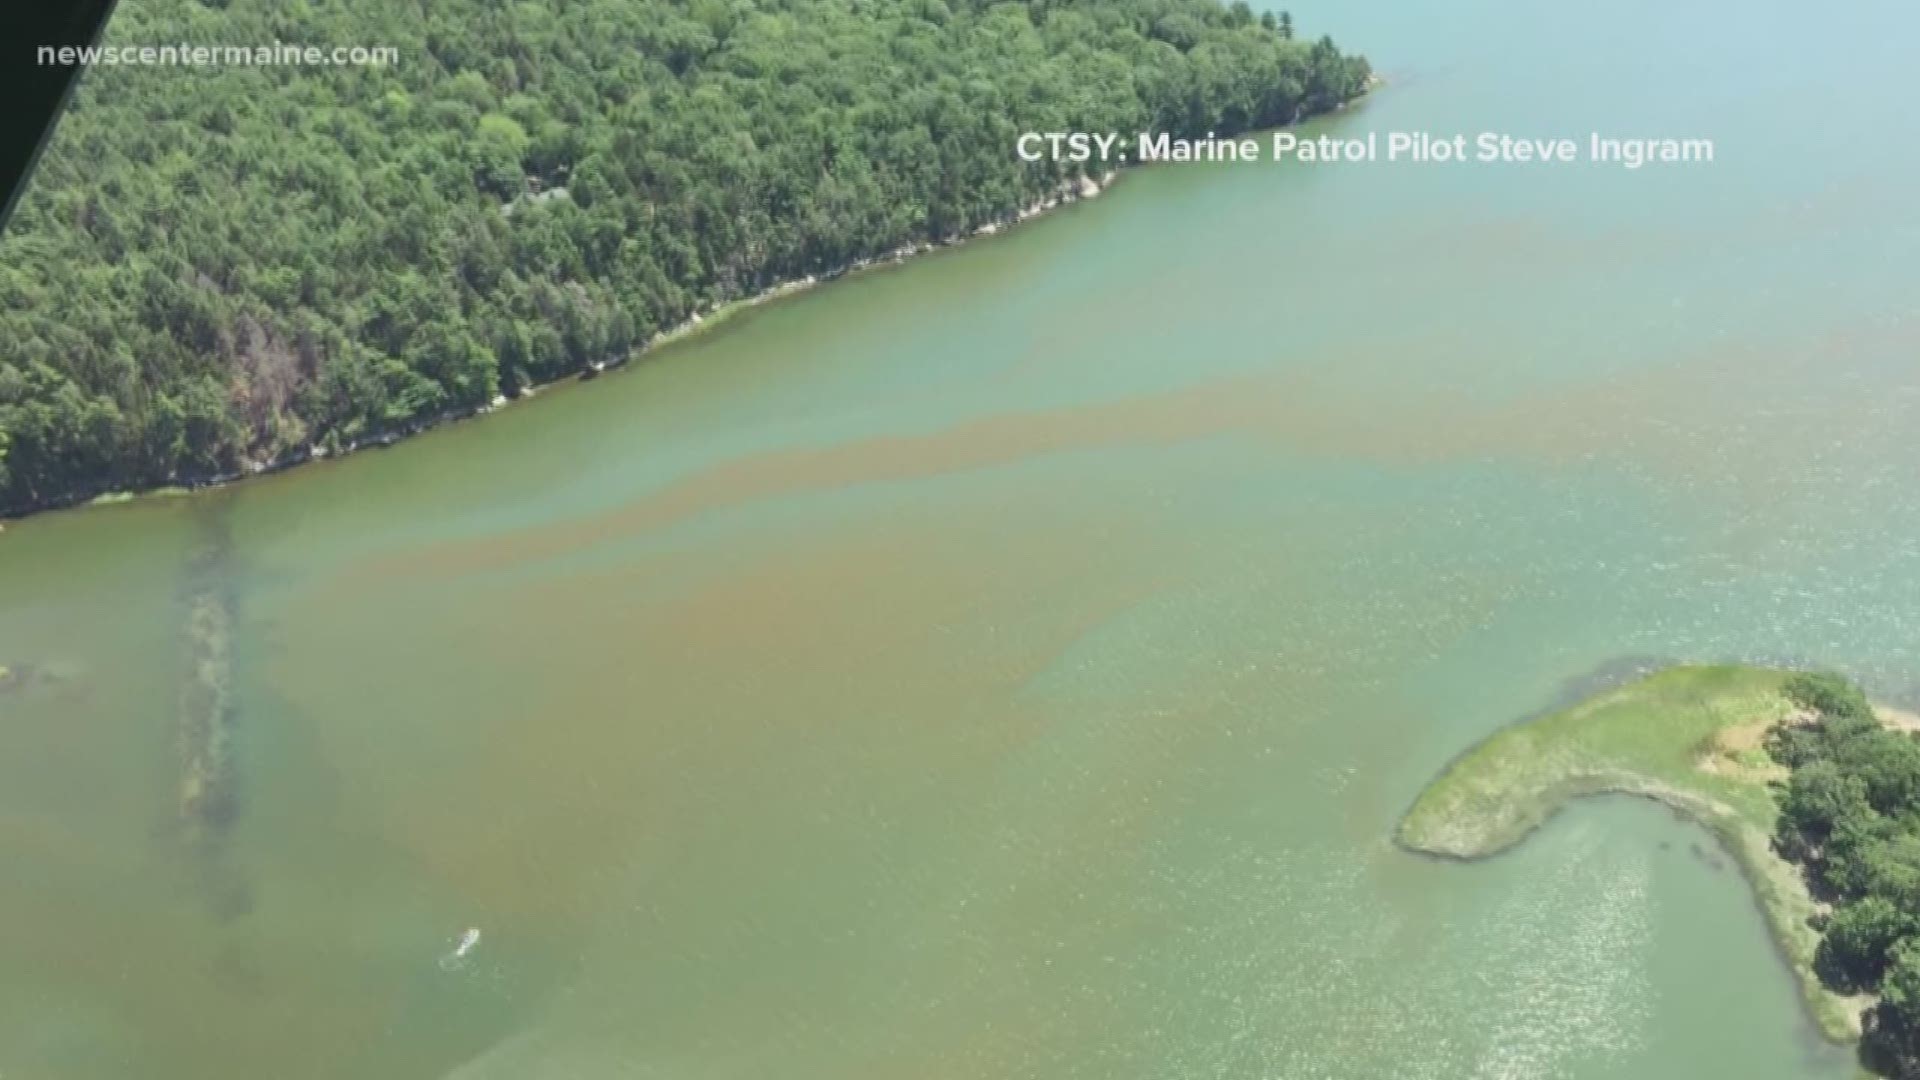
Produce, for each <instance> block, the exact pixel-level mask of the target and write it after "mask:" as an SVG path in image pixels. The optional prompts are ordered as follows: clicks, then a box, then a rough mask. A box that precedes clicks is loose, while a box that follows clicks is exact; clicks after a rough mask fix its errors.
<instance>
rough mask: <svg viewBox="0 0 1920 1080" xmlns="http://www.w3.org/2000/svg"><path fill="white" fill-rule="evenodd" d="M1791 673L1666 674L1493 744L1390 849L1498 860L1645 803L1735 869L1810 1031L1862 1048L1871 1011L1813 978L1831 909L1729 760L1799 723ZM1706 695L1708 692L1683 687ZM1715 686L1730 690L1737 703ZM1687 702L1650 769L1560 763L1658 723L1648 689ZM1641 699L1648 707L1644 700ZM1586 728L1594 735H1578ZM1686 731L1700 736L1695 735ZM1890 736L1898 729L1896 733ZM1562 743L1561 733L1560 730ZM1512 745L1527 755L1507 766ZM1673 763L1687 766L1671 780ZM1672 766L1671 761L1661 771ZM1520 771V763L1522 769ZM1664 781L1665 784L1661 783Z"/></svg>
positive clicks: (1444, 780) (1630, 752)
mask: <svg viewBox="0 0 1920 1080" xmlns="http://www.w3.org/2000/svg"><path fill="white" fill-rule="evenodd" d="M1791 674H1792V673H1791V672H1786V671H1776V670H1773V669H1764V668H1736V667H1721V668H1688V667H1678V668H1670V669H1667V670H1666V671H1662V672H1658V673H1655V674H1654V675H1651V676H1648V677H1647V678H1645V679H1642V680H1638V681H1636V682H1632V683H1629V684H1627V685H1626V686H1624V687H1620V688H1616V689H1615V690H1610V691H1605V692H1602V693H1601V694H1599V695H1597V696H1595V697H1593V698H1590V699H1588V700H1587V701H1584V702H1581V703H1579V704H1577V705H1574V706H1572V707H1571V708H1568V709H1563V710H1559V711H1556V712H1553V713H1549V714H1547V715H1546V716H1543V717H1539V718H1536V719H1533V720H1528V721H1523V722H1521V723H1518V724H1514V725H1509V726H1507V727H1504V728H1502V729H1500V730H1499V731H1497V732H1495V733H1494V734H1493V735H1491V736H1489V737H1488V738H1487V739H1485V740H1483V741H1481V742H1480V743H1478V744H1476V745H1475V746H1474V747H1472V748H1470V749H1469V750H1467V751H1466V752H1465V753H1463V754H1462V755H1460V756H1459V757H1457V758H1455V759H1454V760H1453V761H1452V762H1450V763H1449V764H1448V765H1447V766H1446V767H1445V768H1444V769H1443V770H1442V771H1441V772H1440V774H1439V775H1438V776H1436V777H1435V778H1434V779H1433V780H1432V781H1430V782H1429V783H1428V784H1427V786H1426V787H1425V788H1423V789H1422V791H1421V792H1420V794H1419V795H1418V796H1417V797H1416V799H1415V801H1414V803H1413V805H1412V806H1410V807H1409V808H1408V810H1407V811H1406V812H1405V813H1404V814H1403V815H1402V816H1401V818H1400V820H1399V822H1398V823H1397V824H1396V825H1395V827H1394V830H1393V843H1394V845H1395V846H1396V847H1397V848H1399V849H1400V850H1402V851H1404V852H1407V853H1409V854H1412V855H1415V856H1418V857H1421V858H1427V859H1433V860H1437V861H1444V862H1453V863H1462V864H1466V863H1475V862H1481V861H1484V860H1486V859H1491V858H1496V857H1498V856H1500V855H1502V854H1505V853H1506V852H1508V851H1511V850H1513V849H1514V848H1515V847H1517V846H1518V845H1520V844H1521V843H1523V842H1525V840H1526V839H1527V838H1528V837H1530V836H1532V835H1533V834H1534V833H1535V832H1537V831H1538V830H1539V829H1540V828H1541V827H1543V826H1544V825H1546V824H1547V822H1549V821H1550V820H1552V819H1553V818H1554V817H1556V816H1557V815H1559V814H1560V813H1561V812H1562V811H1564V810H1565V809H1566V808H1567V807H1568V806H1569V804H1571V803H1573V802H1574V801H1575V800H1577V799H1581V798H1589V797H1595V796H1604V795H1617V796H1627V797H1631V798H1641V799H1648V800H1651V801H1653V802H1657V803H1659V804H1661V805H1662V806H1665V807H1667V808H1668V809H1669V810H1670V811H1672V812H1673V813H1674V814H1675V815H1676V816H1678V817H1680V818H1682V819H1684V820H1686V821H1689V822H1692V823H1694V824H1696V825H1698V826H1700V827H1702V828H1704V829H1705V830H1706V831H1707V832H1708V833H1709V834H1710V835H1712V836H1713V838H1714V840H1715V842H1716V843H1717V844H1718V845H1719V846H1720V847H1721V848H1722V849H1723V850H1724V851H1725V852H1726V853H1727V855H1728V856H1729V857H1731V858H1732V859H1733V862H1734V864H1735V865H1736V866H1738V867H1739V868H1740V874H1741V877H1742V879H1743V880H1744V881H1745V882H1746V884H1747V888H1748V895H1749V897H1750V898H1751V899H1752V901H1753V903H1754V906H1755V907H1757V908H1758V909H1759V911H1760V915H1761V918H1762V920H1763V921H1764V922H1765V923H1766V926H1767V931H1768V938H1769V940H1770V941H1771V942H1772V945H1773V947H1774V952H1775V954H1776V955H1777V956H1778V957H1779V958H1780V960H1781V961H1782V962H1783V964H1784V965H1785V966H1786V968H1787V970H1788V971H1789V973H1791V975H1792V976H1793V979H1794V982H1795V984H1796V986H1797V988H1798V990H1799V997H1800V1001H1801V1005H1802V1009H1803V1011H1804V1013H1805V1015H1806V1018H1807V1019H1808V1020H1809V1021H1810V1022H1811V1023H1812V1025H1813V1027H1814V1028H1815V1030H1817V1031H1818V1032H1819V1033H1820V1035H1821V1036H1822V1037H1823V1038H1825V1039H1826V1040H1827V1041H1829V1042H1831V1043H1834V1044H1836V1045H1850V1044H1852V1043H1854V1042H1856V1041H1858V1039H1859V1038H1860V1035H1861V1028H1860V1013H1861V1011H1862V1010H1863V1009H1864V1008H1865V1007H1866V1006H1867V1005H1868V1004H1869V1002H1868V1000H1867V999H1865V998H1862V997H1850V996H1846V995H1841V994H1838V993H1835V992H1834V991H1832V990H1830V989H1828V988H1827V986H1826V985H1825V984H1824V983H1822V982H1821V981H1820V977H1819V976H1818V975H1817V974H1816V973H1815V971H1814V968H1813V959H1814V951H1815V949H1816V948H1817V947H1818V945H1819V941H1820V935H1819V933H1818V932H1817V931H1816V930H1814V929H1813V927H1812V926H1811V925H1810V924H1809V919H1810V918H1811V917H1813V916H1814V915H1816V914H1818V913H1819V912H1820V911H1821V909H1822V906H1821V905H1820V904H1819V902H1818V901H1816V900H1815V899H1814V898H1813V896H1812V894H1811V893H1810V891H1809V890H1808V888H1807V885H1806V880H1805V877H1804V875H1803V874H1802V873H1801V872H1800V869H1799V867H1797V866H1795V865H1794V864H1793V863H1791V862H1788V861H1787V860H1785V859H1783V858H1781V857H1780V856H1779V855H1778V854H1776V853H1775V852H1774V850H1773V835H1772V815H1773V813H1774V812H1775V811H1774V796H1773V793H1772V791H1771V790H1770V789H1769V788H1768V787H1767V785H1766V782H1765V781H1764V779H1761V778H1760V777H1759V776H1758V775H1757V774H1755V773H1751V772H1748V773H1746V774H1744V775H1743V771H1742V770H1743V767H1744V768H1750V766H1743V765H1742V764H1740V763H1738V762H1737V761H1736V759H1735V757H1734V755H1735V754H1736V753H1738V751H1736V750H1735V749H1734V748H1733V747H1731V746H1728V745H1727V744H1726V743H1725V742H1723V741H1721V739H1720V738H1719V737H1720V736H1721V735H1723V734H1726V733H1729V732H1732V731H1734V730H1737V729H1740V728H1743V727H1746V728H1751V727H1752V725H1754V724H1755V723H1756V722H1764V724H1765V726H1766V728H1767V729H1771V728H1772V727H1774V726H1777V725H1779V724H1782V723H1787V722H1791V721H1792V720H1793V719H1794V717H1795V715H1796V714H1795V711H1794V709H1793V707H1792V705H1791V703H1789V702H1787V701H1786V700H1785V698H1784V697H1783V696H1779V695H1778V693H1777V692H1778V687H1779V685H1780V684H1782V683H1783V682H1784V681H1785V679H1786V678H1788V677H1790V676H1791ZM1689 682H1695V683H1699V682H1706V683H1708V685H1706V686H1705V687H1704V688H1695V687H1691V686H1686V685H1684V684H1687V683H1689ZM1714 683H1730V684H1731V689H1728V688H1726V687H1723V686H1719V685H1713V684H1714ZM1650 686H1651V687H1653V688H1654V689H1656V690H1660V691H1665V690H1669V689H1672V688H1675V687H1677V688H1678V689H1680V690H1682V691H1690V692H1691V695H1692V696H1687V697H1686V698H1685V699H1684V701H1685V704H1686V705H1687V706H1690V707H1692V711H1694V712H1696V713H1698V714H1699V715H1698V716H1696V717H1690V718H1689V717H1682V718H1678V720H1677V722H1676V723H1674V724H1673V725H1671V726H1672V727H1673V728H1675V729H1678V730H1677V731H1675V732H1670V733H1667V740H1666V745H1664V746H1658V747H1655V748H1654V751H1655V753H1654V754H1652V755H1649V756H1647V757H1646V758H1645V760H1644V761H1642V762H1635V761H1633V760H1632V758H1633V757H1634V756H1635V754H1636V753H1638V752H1640V751H1642V750H1645V749H1647V744H1645V743H1642V742H1637V741H1627V742H1622V743H1620V744H1619V748H1620V749H1621V751H1622V752H1620V753H1619V754H1618V755H1617V756H1616V757H1614V758H1613V759H1611V760H1609V759H1608V757H1607V755H1606V753H1605V752H1604V751H1603V752H1599V753H1595V752H1592V751H1593V750H1596V749H1600V748H1598V747H1594V746H1589V747H1585V748H1582V749H1581V750H1580V752H1577V753H1574V754H1571V755H1569V754H1567V753H1565V752H1564V751H1565V750H1566V749H1567V746H1568V745H1569V744H1571V742H1572V741H1573V740H1576V739H1583V738H1586V737H1587V736H1588V735H1590V733H1591V731H1590V729H1591V728H1592V727H1594V726H1595V725H1597V724H1600V723H1603V722H1604V721H1606V720H1607V719H1609V717H1610V716H1611V717H1613V718H1614V719H1616V721H1618V722H1621V723H1630V722H1631V721H1632V720H1635V719H1638V718H1639V713H1638V712H1637V711H1636V712H1634V713H1631V714H1629V713H1627V712H1626V711H1625V710H1627V709H1629V708H1632V709H1636V710H1638V709H1639V708H1642V707H1651V708H1653V709H1655V710H1657V709H1658V708H1659V707H1660V706H1661V705H1662V704H1663V703H1664V701H1665V700H1666V699H1665V698H1663V697H1662V696H1661V695H1657V694H1655V695H1648V694H1646V692H1645V691H1646V688H1648V687H1650ZM1636 697H1639V698H1641V699H1640V700H1636ZM1589 718H1593V719H1594V720H1595V724H1590V725H1584V728H1585V729H1587V730H1582V728H1583V725H1581V724H1578V723H1574V722H1576V721H1585V720H1588V719H1589ZM1687 719H1693V720H1694V721H1695V722H1694V723H1692V724H1688V723H1686V722H1685V720H1687ZM1889 722H1893V721H1891V720H1889ZM1555 729H1558V730H1555ZM1509 744H1516V745H1517V747H1518V750H1519V755H1518V756H1515V757H1511V758H1507V759H1506V760H1502V752H1503V751H1504V750H1506V749H1507V748H1508V746H1509ZM1675 751H1677V756H1678V758H1679V760H1680V761H1681V762H1682V764H1683V765H1684V768H1683V769H1681V770H1680V771H1679V772H1678V773H1676V772H1675V770H1673V769H1672V768H1670V767H1662V766H1670V765H1671V764H1672V762H1673V758H1672V757H1671V756H1670V755H1672V754H1673V752H1675ZM1662 756H1667V760H1666V761H1661V757H1662ZM1523 758H1524V760H1523ZM1663 774H1665V775H1663Z"/></svg>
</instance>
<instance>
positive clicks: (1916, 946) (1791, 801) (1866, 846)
mask: <svg viewBox="0 0 1920 1080" xmlns="http://www.w3.org/2000/svg"><path fill="white" fill-rule="evenodd" d="M1787 689H1788V693H1789V694H1790V695H1791V696H1792V697H1793V698H1794V700H1795V701H1796V702H1797V703H1798V704H1799V705H1801V707H1803V708H1804V709H1806V710H1807V712H1808V714H1809V715H1810V716H1811V717H1812V720H1811V721H1810V722H1808V723H1805V724H1797V725H1790V726H1787V727H1782V728H1779V729H1777V730H1776V731H1775V732H1774V733H1773V735H1772V737H1771V740H1770V742H1769V745H1768V750H1769V751H1770V752H1771V753H1772V754H1773V756H1774V757H1775V758H1776V759H1778V760H1779V761H1781V762H1783V763H1784V764H1786V765H1788V766H1789V767H1790V768H1791V769H1792V773H1791V775H1790V776H1789V778H1788V780H1787V782H1786V784H1785V789H1784V790H1783V791H1782V792H1781V798H1780V822H1779V836H1778V844H1779V847H1780V850H1781V851H1782V852H1783V853H1784V854H1786V855H1787V856H1789V857H1791V858H1794V859H1796V860H1798V861H1800V862H1801V863H1803V864H1804V865H1805V866H1806V868H1807V874H1808V878H1809V883H1810V884H1811V885H1813V886H1814V888H1815V890H1816V892H1819V893H1821V894H1823V895H1824V896H1825V897H1826V898H1828V899H1829V900H1830V901H1831V902H1832V904H1833V914H1832V916H1831V918H1829V919H1828V921H1827V924H1826V926H1825V928H1824V932H1823V934H1822V937H1821V939H1820V946H1819V951H1818V953H1817V954H1816V956H1815V966H1816V968H1817V969H1818V971H1819V974H1820V977H1821V979H1822V980H1823V981H1825V982H1826V983H1828V984H1829V985H1831V986H1833V987H1834V988H1835V989H1837V990H1840V991H1842V992H1845V993H1853V992H1859V991H1873V992H1878V994H1879V997H1880V1000H1879V1004H1878V1005H1877V1006H1875V1007H1874V1008H1873V1009H1872V1010H1871V1011H1870V1012H1869V1013H1868V1016H1867V1020H1868V1023H1867V1040H1866V1043H1865V1046H1864V1051H1865V1056H1866V1058H1867V1060H1868V1061H1869V1063H1870V1064H1872V1065H1874V1066H1875V1067H1876V1068H1878V1069H1880V1070H1881V1071H1884V1072H1886V1073H1887V1074H1888V1075H1892V1076H1898V1077H1902V1078H1911V1077H1920V740H1916V739H1915V737H1914V735H1913V734H1911V733H1909V732H1905V731H1898V730H1894V729H1892V728H1889V727H1887V726H1885V725H1883V724H1881V723H1880V721H1879V720H1878V719H1877V718H1876V717H1875V715H1874V711H1873V708H1872V706H1870V705H1869V704H1868V703H1867V699H1866V697H1865V695H1863V694H1861V692H1860V691H1859V689H1858V688H1856V687H1854V686H1853V685H1852V684H1850V683H1848V682H1847V681H1846V680H1844V679H1841V678H1839V677H1838V676H1834V675H1824V674H1820V675H1804V676H1800V677H1798V678H1796V679H1794V680H1793V681H1792V682H1791V683H1789V684H1788V687H1787Z"/></svg>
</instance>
